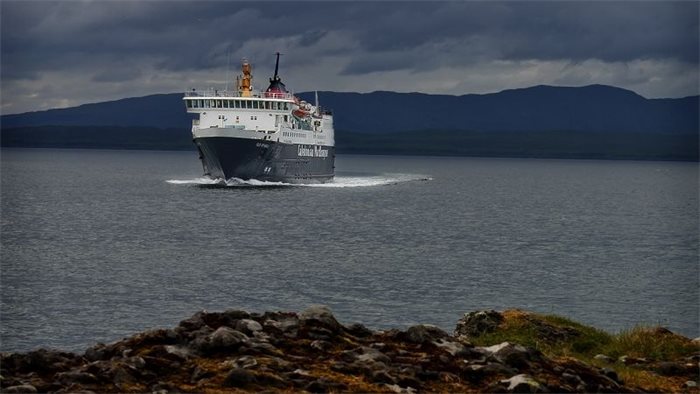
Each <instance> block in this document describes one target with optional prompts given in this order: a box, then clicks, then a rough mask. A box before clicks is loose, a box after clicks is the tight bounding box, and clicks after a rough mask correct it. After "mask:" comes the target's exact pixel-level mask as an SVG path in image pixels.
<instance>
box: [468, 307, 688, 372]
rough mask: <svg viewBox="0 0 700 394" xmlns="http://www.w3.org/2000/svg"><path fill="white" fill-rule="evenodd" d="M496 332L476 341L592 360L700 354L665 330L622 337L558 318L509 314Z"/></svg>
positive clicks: (644, 330)
mask: <svg viewBox="0 0 700 394" xmlns="http://www.w3.org/2000/svg"><path fill="white" fill-rule="evenodd" d="M503 315H504V317H505V319H504V321H503V323H501V325H500V326H499V327H498V329H497V330H496V331H494V332H490V333H485V334H482V335H481V336H479V337H476V338H472V342H473V343H474V344H475V345H479V346H490V345H494V344H498V343H501V342H504V341H509V342H514V343H518V344H521V345H525V346H530V347H534V348H536V349H538V350H540V351H541V352H543V353H544V354H546V355H548V356H551V357H560V356H571V357H575V358H578V359H581V360H586V361H592V360H593V359H594V357H595V356H596V355H597V354H604V355H606V356H609V357H611V358H613V359H617V358H619V357H621V356H625V355H626V356H629V357H634V358H644V359H647V360H649V361H660V360H673V359H678V358H682V357H687V356H689V355H691V354H693V353H696V352H698V351H700V347H699V346H698V345H697V344H693V343H692V342H691V341H690V340H689V339H688V338H685V337H683V336H680V335H676V334H673V333H672V332H670V331H668V330H666V329H664V328H661V327H641V326H640V327H635V328H633V329H630V330H625V331H622V332H620V333H618V334H614V335H613V334H609V333H607V332H605V331H602V330H599V329H596V328H593V327H589V326H585V325H582V324H580V323H577V322H575V321H572V320H569V319H567V318H564V317H560V316H556V315H539V314H534V313H524V312H520V311H506V312H504V313H503Z"/></svg>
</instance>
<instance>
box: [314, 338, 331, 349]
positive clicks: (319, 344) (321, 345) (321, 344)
mask: <svg viewBox="0 0 700 394" xmlns="http://www.w3.org/2000/svg"><path fill="white" fill-rule="evenodd" d="M309 346H310V347H311V348H312V349H314V350H318V351H319V352H325V351H326V350H328V349H330V348H331V347H332V346H333V344H332V343H330V342H328V341H324V340H321V339H317V340H315V341H313V342H311V344H309Z"/></svg>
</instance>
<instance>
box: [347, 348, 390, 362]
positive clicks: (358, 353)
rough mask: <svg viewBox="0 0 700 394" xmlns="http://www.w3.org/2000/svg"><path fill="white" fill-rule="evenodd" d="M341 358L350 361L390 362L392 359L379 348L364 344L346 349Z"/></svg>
mask: <svg viewBox="0 0 700 394" xmlns="http://www.w3.org/2000/svg"><path fill="white" fill-rule="evenodd" d="M340 358H341V359H342V360H344V361H345V362H348V363H353V362H356V361H359V362H362V363H387V364H388V363H390V362H391V359H390V358H389V357H388V356H387V355H386V354H384V353H382V352H380V351H379V350H377V349H375V348H371V347H367V346H362V347H359V348H356V349H352V350H346V351H344V352H342V353H341V354H340Z"/></svg>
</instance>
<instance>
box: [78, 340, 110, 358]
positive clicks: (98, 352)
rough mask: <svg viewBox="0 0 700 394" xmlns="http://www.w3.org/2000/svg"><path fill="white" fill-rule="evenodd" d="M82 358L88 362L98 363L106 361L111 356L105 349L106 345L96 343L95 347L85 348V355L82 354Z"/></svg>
mask: <svg viewBox="0 0 700 394" xmlns="http://www.w3.org/2000/svg"><path fill="white" fill-rule="evenodd" d="M83 357H85V358H86V359H87V360H89V361H99V360H108V359H109V358H110V357H111V354H110V352H109V351H108V349H107V345H105V344H104V343H98V344H96V345H95V346H92V347H89V348H87V350H85V354H83Z"/></svg>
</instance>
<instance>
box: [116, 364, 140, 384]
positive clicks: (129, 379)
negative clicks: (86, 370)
mask: <svg viewBox="0 0 700 394" xmlns="http://www.w3.org/2000/svg"><path fill="white" fill-rule="evenodd" d="M110 374H111V375H112V383H114V385H115V386H117V388H119V389H120V390H121V389H122V386H123V385H124V384H130V383H134V382H136V377H135V376H134V375H133V374H132V373H131V371H130V370H128V369H127V368H123V367H121V366H119V365H116V366H114V367H113V368H112V370H111V373H110Z"/></svg>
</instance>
